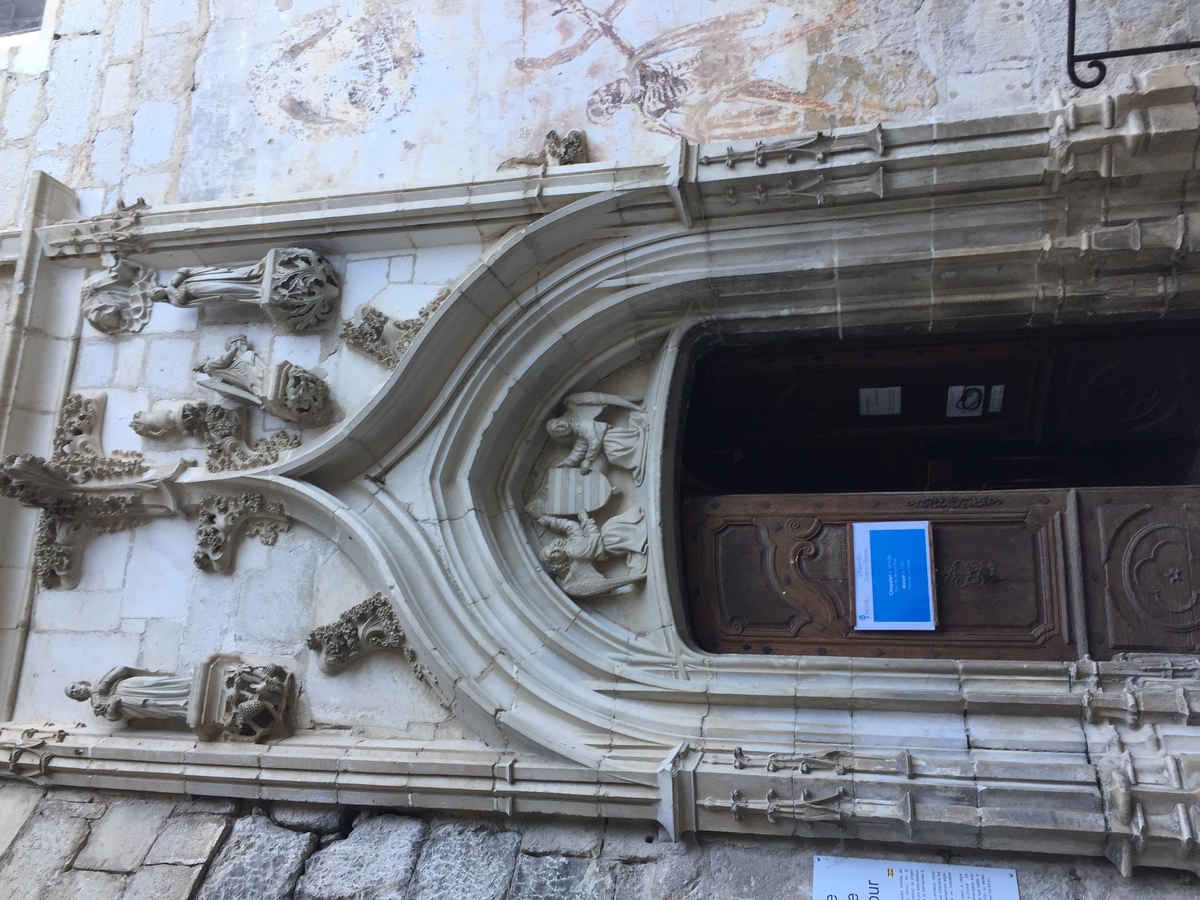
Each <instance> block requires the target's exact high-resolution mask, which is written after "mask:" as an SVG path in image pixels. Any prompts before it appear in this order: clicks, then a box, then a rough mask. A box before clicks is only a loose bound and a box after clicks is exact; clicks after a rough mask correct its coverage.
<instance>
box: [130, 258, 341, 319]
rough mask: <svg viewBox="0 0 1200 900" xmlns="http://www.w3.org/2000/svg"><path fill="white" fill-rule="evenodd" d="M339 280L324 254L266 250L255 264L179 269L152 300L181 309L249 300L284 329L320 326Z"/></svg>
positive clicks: (338, 289)
mask: <svg viewBox="0 0 1200 900" xmlns="http://www.w3.org/2000/svg"><path fill="white" fill-rule="evenodd" d="M340 292H341V281H340V280H339V278H338V276H337V273H336V272H335V271H334V270H333V266H331V265H330V264H329V262H328V260H326V259H325V258H324V257H322V256H320V255H319V254H317V253H316V252H314V251H312V250H306V249H304V248H303V247H284V248H282V249H278V250H272V251H271V252H270V253H268V254H267V255H266V256H265V257H264V258H263V259H262V261H261V262H257V263H255V264H254V265H252V266H242V267H241V268H237V269H226V268H221V267H219V266H200V267H195V268H192V267H185V268H182V269H180V270H179V271H178V272H176V273H175V275H174V276H173V277H172V278H171V280H170V282H169V283H168V284H166V285H162V286H159V287H157V288H156V289H155V291H154V294H153V297H152V299H153V300H155V301H157V302H162V303H170V304H171V305H172V306H179V307H183V308H185V309H202V308H205V307H210V306H223V305H227V304H231V303H249V304H253V305H255V306H259V307H261V308H262V309H263V311H264V312H266V314H267V315H268V316H270V317H271V321H272V322H274V323H275V324H276V325H280V326H282V327H283V328H286V329H288V330H289V331H304V330H305V329H308V328H312V327H313V326H314V325H320V324H321V323H322V322H324V321H326V320H327V319H328V318H329V317H330V316H331V315H332V314H333V305H334V303H336V302H337V298H338V295H339V294H340Z"/></svg>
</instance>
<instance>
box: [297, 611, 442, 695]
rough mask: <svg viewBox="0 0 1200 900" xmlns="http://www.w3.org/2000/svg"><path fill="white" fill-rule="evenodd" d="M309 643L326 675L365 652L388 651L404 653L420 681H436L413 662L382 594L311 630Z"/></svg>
mask: <svg viewBox="0 0 1200 900" xmlns="http://www.w3.org/2000/svg"><path fill="white" fill-rule="evenodd" d="M308 646H309V649H311V650H315V651H317V653H318V656H317V665H318V666H320V668H321V671H322V672H324V673H325V674H327V675H334V674H337V673H338V672H340V671H341V670H342V669H344V668H346V666H348V665H350V663H352V662H354V661H355V660H356V659H359V658H361V657H363V656H366V655H367V654H368V653H374V652H376V651H378V650H390V651H392V652H393V653H400V654H403V656H404V658H405V659H407V660H408V662H409V665H410V666H411V667H412V670H413V673H414V674H415V675H416V676H417V678H419V679H420V680H422V681H432V682H434V683H436V680H437V679H435V678H433V676H432V673H431V672H430V671H429V669H427V668H426V667H425V666H423V665H421V664H419V663H418V662H417V661H416V654H415V653H414V652H413V649H412V648H411V647H409V646H408V644H406V643H405V640H404V629H403V628H401V627H400V620H399V619H397V618H396V613H395V610H393V609H392V605H391V603H389V602H388V599H387V598H386V597H385V596H384V595H383V594H376V595H375V596H374V597H371V598H370V599H368V600H364V601H363V602H362V603H360V604H358V605H357V606H354V607H351V608H350V609H348V610H346V612H344V613H342V615H341V616H340V617H339V618H338V620H337V621H336V622H333V623H332V624H329V625H322V626H320V627H319V628H316V629H314V630H313V631H312V632H310V633H309V635H308Z"/></svg>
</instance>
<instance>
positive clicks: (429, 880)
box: [409, 822, 521, 900]
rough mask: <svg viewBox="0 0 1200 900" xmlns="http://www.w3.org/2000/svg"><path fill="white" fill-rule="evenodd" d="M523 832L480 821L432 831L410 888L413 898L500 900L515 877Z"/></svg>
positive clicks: (410, 894)
mask: <svg viewBox="0 0 1200 900" xmlns="http://www.w3.org/2000/svg"><path fill="white" fill-rule="evenodd" d="M520 842H521V838H520V835H518V834H515V833H513V832H509V831H496V830H495V829H493V828H491V827H489V826H487V825H484V824H481V823H478V824H471V823H464V822H449V823H446V824H443V825H439V826H437V827H436V828H434V830H433V834H432V835H431V837H430V839H429V844H428V845H427V846H426V847H425V852H424V853H422V854H421V861H420V864H419V865H418V866H417V873H416V876H415V877H414V878H413V881H412V885H411V887H410V890H409V896H410V897H411V898H412V900H500V898H502V897H504V896H505V893H506V892H507V890H508V886H509V883H510V882H511V880H512V875H513V868H514V866H515V865H516V861H517V847H518V845H519V844H520Z"/></svg>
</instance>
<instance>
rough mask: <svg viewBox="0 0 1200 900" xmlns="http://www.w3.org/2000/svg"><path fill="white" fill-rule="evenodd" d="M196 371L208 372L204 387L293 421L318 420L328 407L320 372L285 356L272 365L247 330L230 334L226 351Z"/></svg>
mask: <svg viewBox="0 0 1200 900" xmlns="http://www.w3.org/2000/svg"><path fill="white" fill-rule="evenodd" d="M196 371H197V372H200V373H201V374H203V375H206V376H208V377H206V378H202V379H200V384H201V385H202V386H203V387H206V388H209V389H211V390H214V391H217V392H218V393H220V394H224V395H225V396H227V397H232V398H234V399H235V400H241V401H243V402H245V403H250V404H253V405H254V406H261V407H262V408H263V409H264V410H266V411H267V412H268V413H270V414H271V415H273V416H278V417H279V418H281V419H286V420H288V421H290V422H303V423H317V422H319V421H320V420H321V419H322V418H324V415H325V413H326V411H327V408H328V401H329V386H328V385H327V384H325V382H324V381H323V380H322V379H321V378H320V376H318V375H317V374H316V373H314V372H310V371H308V369H302V368H301V367H300V366H294V365H292V364H291V363H290V362H288V361H286V360H284V361H283V362H281V363H278V364H276V365H274V366H271V365H269V364H268V363H267V361H266V359H264V358H263V357H262V356H261V355H260V354H259V353H258V352H257V351H256V350H254V349H253V348H251V346H250V342H249V340H248V339H247V338H246V336H245V335H244V334H239V335H237V336H235V337H232V338H230V339H229V340H228V341H227V342H226V344H225V352H224V353H222V354H220V355H219V356H213V357H209V358H208V359H206V360H204V361H203V362H201V363H200V364H199V365H198V366H196Z"/></svg>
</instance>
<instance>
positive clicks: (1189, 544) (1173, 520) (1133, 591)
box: [1079, 488, 1200, 659]
mask: <svg viewBox="0 0 1200 900" xmlns="http://www.w3.org/2000/svg"><path fill="white" fill-rule="evenodd" d="M1079 493H1080V505H1081V517H1082V522H1083V536H1084V543H1085V548H1084V549H1085V566H1086V576H1087V577H1086V583H1087V588H1086V596H1087V608H1088V642H1089V646H1090V648H1091V650H1092V653H1093V655H1094V656H1096V657H1097V658H1100V659H1106V658H1109V657H1111V656H1112V654H1114V653H1119V652H1133V651H1148V650H1164V651H1170V652H1194V651H1195V650H1196V649H1197V647H1198V646H1200V559H1198V556H1200V515H1198V514H1197V513H1198V507H1197V501H1198V500H1200V498H1198V497H1197V493H1196V489H1194V488H1129V489H1119V490H1106V491H1097V490H1092V491H1080V492H1079Z"/></svg>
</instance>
